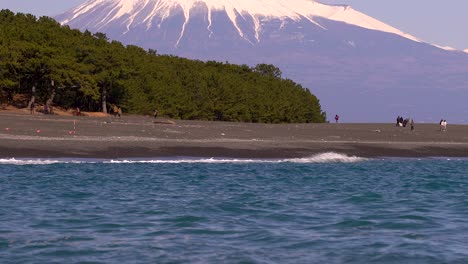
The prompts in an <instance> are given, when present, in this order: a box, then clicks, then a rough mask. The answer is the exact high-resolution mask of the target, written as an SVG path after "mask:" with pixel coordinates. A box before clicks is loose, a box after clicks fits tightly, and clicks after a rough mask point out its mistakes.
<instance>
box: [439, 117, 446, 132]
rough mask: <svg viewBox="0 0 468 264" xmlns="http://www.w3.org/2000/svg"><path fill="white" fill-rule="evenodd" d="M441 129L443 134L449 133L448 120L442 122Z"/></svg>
mask: <svg viewBox="0 0 468 264" xmlns="http://www.w3.org/2000/svg"><path fill="white" fill-rule="evenodd" d="M440 127H441V130H442V132H447V120H445V119H444V120H443V121H442V122H441V125H440Z"/></svg>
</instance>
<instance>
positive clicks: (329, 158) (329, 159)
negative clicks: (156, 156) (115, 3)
mask: <svg viewBox="0 0 468 264" xmlns="http://www.w3.org/2000/svg"><path fill="white" fill-rule="evenodd" d="M366 160H368V159H366V158H361V157H356V156H347V155H344V154H339V153H334V152H328V153H322V154H318V155H314V156H311V157H306V158H296V159H227V158H209V159H203V158H202V159H184V158H182V159H160V160H131V159H130V160H111V161H108V162H105V163H112V164H136V163H143V164H145V163H146V164H148V163H149V164H178V163H211V164H221V163H240V164H242V163H337V162H340V163H352V162H362V161H366Z"/></svg>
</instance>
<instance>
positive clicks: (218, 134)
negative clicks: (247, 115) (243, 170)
mask: <svg viewBox="0 0 468 264" xmlns="http://www.w3.org/2000/svg"><path fill="white" fill-rule="evenodd" d="M328 152H334V153H340V154H344V155H349V156H358V157H369V158H373V157H468V126H466V125H449V128H448V131H447V132H441V131H439V126H438V124H416V129H415V131H411V130H410V129H409V128H401V127H396V126H395V125H394V124H390V123H387V124H385V123H383V124H377V123H375V124H374V123H369V124H329V123H327V124H252V123H232V122H209V121H180V120H168V119H163V118H158V119H156V120H154V119H153V118H151V117H145V116H131V115H128V116H123V117H122V118H115V117H111V116H109V117H73V116H54V115H34V116H32V115H28V114H24V113H12V112H0V158H102V159H122V158H157V157H159V158H161V157H199V158H212V157H215V158H254V159H263V158H268V159H280V158H304V157H311V156H314V155H317V154H321V153H328Z"/></svg>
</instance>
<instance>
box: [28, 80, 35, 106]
mask: <svg viewBox="0 0 468 264" xmlns="http://www.w3.org/2000/svg"><path fill="white" fill-rule="evenodd" d="M35 103H36V85H35V84H34V85H33V87H32V89H31V100H30V101H29V103H28V109H31V107H32V106H33V105H34V104H35Z"/></svg>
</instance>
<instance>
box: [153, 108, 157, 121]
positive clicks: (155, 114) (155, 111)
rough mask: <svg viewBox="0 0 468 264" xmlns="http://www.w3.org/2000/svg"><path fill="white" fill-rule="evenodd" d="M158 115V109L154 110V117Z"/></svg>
mask: <svg viewBox="0 0 468 264" xmlns="http://www.w3.org/2000/svg"><path fill="white" fill-rule="evenodd" d="M156 117H158V109H156V110H154V114H153V118H154V119H156Z"/></svg>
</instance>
